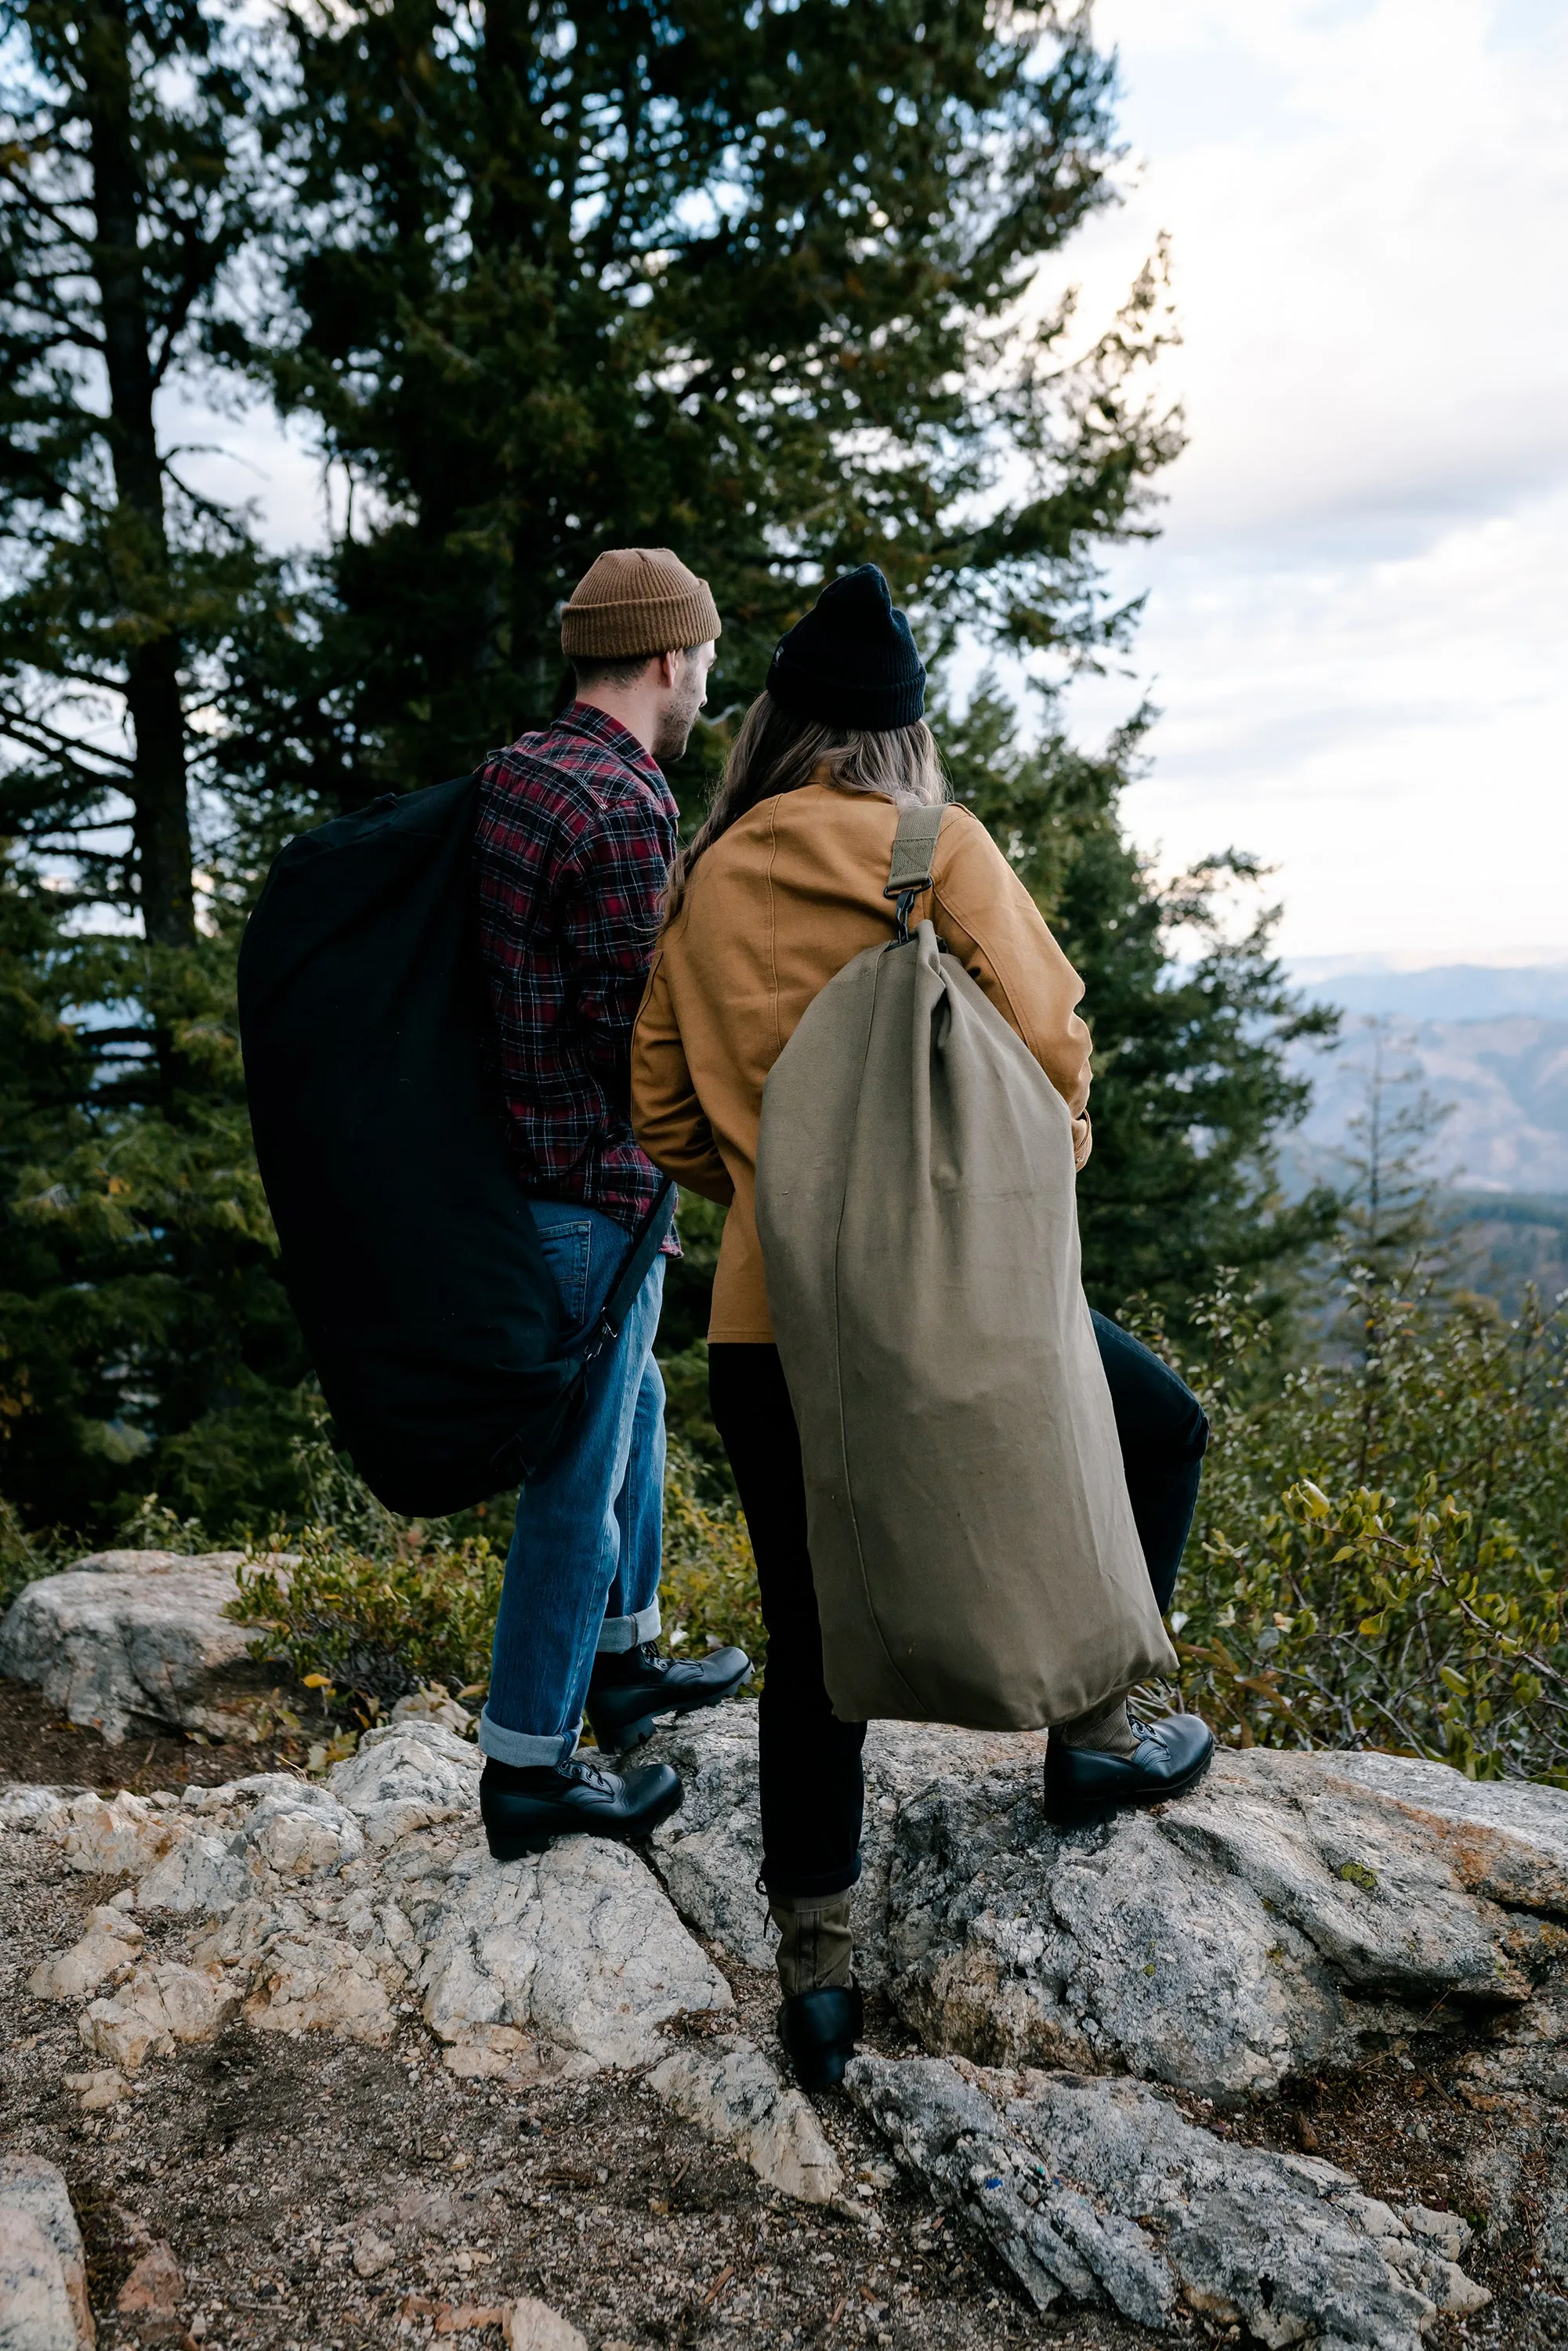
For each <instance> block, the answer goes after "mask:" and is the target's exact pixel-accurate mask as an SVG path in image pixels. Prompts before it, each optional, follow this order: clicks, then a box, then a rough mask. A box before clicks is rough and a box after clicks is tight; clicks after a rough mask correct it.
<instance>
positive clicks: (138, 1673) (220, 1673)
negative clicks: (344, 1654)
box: [0, 1551, 271, 1742]
mask: <svg viewBox="0 0 1568 2351" xmlns="http://www.w3.org/2000/svg"><path fill="white" fill-rule="evenodd" d="M243 1558H244V1553H243V1552H204V1553H200V1554H198V1555H196V1556H193V1557H186V1556H184V1555H183V1553H181V1552H168V1551H105V1552H92V1553H91V1554H89V1557H87V1558H86V1559H80V1560H78V1562H77V1563H76V1565H75V1566H74V1567H73V1568H70V1569H68V1571H67V1572H66V1573H64V1574H63V1575H47V1576H43V1577H41V1578H40V1579H39V1580H38V1582H37V1583H29V1584H28V1585H26V1587H25V1589H24V1590H23V1591H22V1592H21V1593H19V1594H18V1595H17V1597H16V1599H15V1600H14V1601H13V1602H12V1604H11V1605H10V1607H9V1608H8V1609H7V1610H6V1612H5V1616H4V1617H0V1674H9V1675H10V1676H12V1677H13V1678H14V1679H16V1681H21V1682H31V1683H33V1684H34V1685H35V1686H36V1687H38V1688H41V1689H42V1690H43V1692H44V1695H45V1696H46V1698H48V1700H49V1702H50V1704H51V1705H53V1706H57V1707H58V1708H60V1709H61V1710H62V1712H63V1713H64V1714H65V1715H66V1716H67V1717H68V1719H69V1720H70V1721H72V1722H78V1723H83V1724H90V1725H91V1726H92V1727H93V1729H96V1730H99V1731H100V1732H101V1733H102V1735H103V1737H104V1738H105V1739H107V1740H110V1741H111V1742H114V1741H119V1740H122V1739H124V1738H125V1737H126V1735H127V1733H128V1732H129V1731H130V1730H131V1727H132V1725H133V1724H153V1725H158V1724H166V1725H169V1726H171V1727H172V1728H173V1729H178V1730H200V1731H204V1732H205V1733H207V1734H208V1735H209V1736H211V1737H213V1738H216V1739H230V1738H235V1737H239V1738H244V1737H245V1736H246V1733H247V1730H248V1729H249V1721H248V1717H247V1715H246V1706H245V1701H246V1699H247V1698H256V1696H257V1695H258V1694H259V1693H260V1692H262V1691H263V1690H265V1689H267V1688H268V1687H270V1686H271V1679H270V1677H268V1676H267V1675H265V1674H264V1673H263V1672H262V1670H261V1669H260V1668H259V1667H257V1666H256V1664H255V1662H254V1661H253V1659H252V1658H251V1656H250V1652H249V1644H250V1641H251V1639H252V1637H253V1635H252V1634H251V1631H250V1629H249V1628H248V1627H247V1626H246V1625H236V1624H234V1623H233V1622H232V1621H231V1620H230V1619H229V1618H228V1617H226V1616H225V1614H224V1610H225V1607H226V1606H227V1604H228V1603H229V1602H230V1601H231V1600H232V1599H233V1598H234V1596H235V1588H236V1587H235V1569H236V1568H237V1567H238V1566H239V1564H240V1562H241V1560H242V1559H243Z"/></svg>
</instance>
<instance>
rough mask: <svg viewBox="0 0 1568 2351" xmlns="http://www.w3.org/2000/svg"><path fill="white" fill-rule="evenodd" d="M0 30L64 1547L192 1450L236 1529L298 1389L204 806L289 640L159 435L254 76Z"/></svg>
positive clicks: (29, 18) (38, 1117)
mask: <svg viewBox="0 0 1568 2351" xmlns="http://www.w3.org/2000/svg"><path fill="white" fill-rule="evenodd" d="M0 27H3V31H4V39H3V41H0V107H3V110H4V117H5V135H4V141H3V143H0V419H3V423H4V434H3V438H0V449H3V455H0V742H3V743H4V744H5V747H6V749H7V751H8V753H9V761H8V765H7V768H6V772H5V776H4V778H3V782H0V831H4V832H5V833H6V834H8V835H9V836H10V837H11V838H12V840H13V841H16V843H18V853H17V854H16V855H15V856H14V857H13V859H12V861H11V862H10V864H9V865H8V867H7V869H6V871H5V883H4V889H3V890H0V974H3V977H4V985H3V987H0V1085H3V1086H4V1088H5V1093H6V1095H7V1097H8V1099H7V1100H6V1102H5V1113H6V1115H5V1136H4V1142H3V1144H0V1172H3V1174H4V1176H5V1189H4V1193H3V1195H0V1219H3V1221H0V1481H3V1482H4V1483H5V1485H6V1486H7V1488H8V1489H9V1490H10V1491H11V1492H12V1493H13V1494H14V1495H15V1497H16V1499H18V1500H20V1501H22V1502H23V1503H25V1505H26V1509H27V1510H28V1512H29V1514H30V1515H31V1516H33V1517H34V1518H35V1519H45V1520H53V1519H58V1520H67V1521H68V1522H70V1523H73V1524H75V1525H78V1526H82V1525H86V1524H89V1523H91V1522H92V1521H93V1520H94V1519H95V1516H96V1515H97V1513H98V1512H99V1510H100V1509H102V1508H106V1507H107V1506H108V1505H109V1503H110V1501H111V1500H112V1498H113V1496H114V1495H115V1493H116V1492H117V1491H118V1490H119V1489H120V1488H122V1487H123V1486H124V1485H125V1484H127V1483H128V1482H131V1483H134V1482H137V1481H138V1480H141V1479H145V1478H146V1477H147V1476H148V1475H150V1474H151V1471H152V1467H153V1465H154V1463H156V1466H157V1468H158V1474H159V1475H160V1476H161V1477H165V1478H168V1479H172V1480H173V1482H174V1483H175V1484H176V1485H177V1484H178V1480H179V1466H178V1459H177V1456H178V1452H179V1448H180V1447H182V1446H183V1447H184V1448H185V1449H186V1453H187V1455H188V1456H191V1457H192V1458H194V1457H200V1456H202V1455H203V1454H205V1455H206V1456H208V1457H210V1458H209V1460H208V1465H207V1470H206V1471H205V1472H204V1475H208V1476H209V1482H211V1479H210V1472H211V1469H212V1466H213V1463H214V1462H215V1463H217V1464H219V1465H220V1468H221V1475H220V1477H219V1480H218V1482H219V1484H220V1485H222V1484H224V1483H225V1481H226V1487H227V1493H226V1497H225V1499H226V1501H227V1503H228V1504H230V1505H232V1508H231V1509H230V1510H229V1511H228V1515H234V1514H235V1511H237V1510H238V1508H239V1507H240V1505H241V1500H242V1497H243V1498H244V1499H246V1500H247V1501H248V1500H249V1499H251V1498H252V1497H253V1496H255V1495H256V1494H257V1493H259V1494H260V1495H261V1496H262V1497H263V1498H265V1492H266V1489H267V1484H268V1478H269V1476H271V1475H272V1472H270V1471H268V1470H267V1468H265V1467H262V1468H258V1466H257V1456H258V1454H259V1456H263V1457H267V1458H270V1460H271V1461H272V1463H273V1465H274V1468H276V1466H277V1463H278V1462H280V1461H281V1460H282V1459H284V1458H286V1455H287V1444H286V1441H285V1436H284V1433H283V1432H282V1431H280V1429H279V1428H278V1427H277V1426H276V1424H277V1422H278V1420H279V1416H280V1415H281V1417H282V1419H283V1421H284V1422H287V1419H288V1417H289V1408H288V1406H287V1402H286V1401H280V1398H283V1399H286V1398H287V1388H288V1387H289V1386H291V1385H292V1384H293V1383H294V1382H296V1381H298V1379H299V1378H300V1377H301V1375H302V1374H303V1372H304V1370H305V1365H304V1363H303V1360H302V1358H301V1356H300V1352H299V1347H298V1337H297V1335H296V1334H295V1332H294V1329H293V1324H292V1319H291V1317H290V1316H289V1314H288V1311H287V1303H286V1301H285V1300H284V1298H283V1294H282V1291H281V1289H280V1287H279V1285H278V1284H277V1280H276V1278H275V1276H274V1273H273V1270H272V1267H273V1258H272V1244H271V1238H270V1228H269V1226H268V1222H267V1215H266V1207H265V1203H264V1202H263V1200H262V1198H261V1195H260V1189H259V1186H258V1185H257V1182H256V1172H255V1166H254V1163H253V1161H252V1157H251V1151H250V1140H249V1133H248V1125H247V1122H246V1113H245V1102H244V1091H243V1083H242V1081H241V1073H240V1070H239V1061H238V1052H237V1045H236V1040H235V1030H234V1022H233V1015H232V1003H231V996H232V963H233V954H232V947H233V933H234V916H233V913H232V910H231V908H230V907H229V905H227V904H225V892H224V890H223V888H222V887H221V884H220V883H219V881H218V879H217V877H218V875H219V874H221V871H222V854H223V837H224V833H225V819H224V816H223V812H222V809H221V806H220V805H219V804H218V803H217V802H216V800H215V799H214V786H215V785H216V783H217V781H218V779H219V777H220V775H221V773H222V772H223V770H224V765H225V760H229V759H232V756H233V754H232V752H231V751H230V749H229V747H227V745H226V744H225V708H224V702H225V684H226V679H227V667H228V664H229V663H230V661H231V659H232V656H233V653H234V649H235V645H236V643H240V642H242V641H243V642H245V643H246V644H247V645H250V644H253V643H257V642H264V643H270V642H275V641H276V639H277V636H278V635H279V634H280V633H284V634H286V633H287V622H286V620H285V619H284V618H283V617H282V615H281V611H280V601H279V600H280V588H281V584H282V583H281V582H280V580H279V579H278V577H277V572H276V570H275V569H274V568H272V567H269V566H268V565H267V563H265V562H264V561H263V560H262V559H260V557H259V556H258V554H257V552H256V548H255V546H254V544H253V542H252V539H251V536H250V533H249V529H248V527H247V524H246V517H244V516H242V515H236V514H234V513H229V512H225V511H223V510H221V509H220V508H218V507H215V506H214V504H213V502H212V501H211V500H210V499H208V498H205V497H203V496H200V495H198V494H197V492H196V490H195V489H194V488H193V486H191V485H190V484H189V482H188V481H186V480H185V479H184V478H183V475H182V472H181V469H180V460H179V458H178V456H177V455H176V454H175V453H174V452H173V451H172V448H171V446H170V444H169V434H170V430H171V426H170V423H169V418H170V413H171V408H172V402H173V401H174V400H175V398H176V397H177V395H178V394H179V392H181V391H182V390H183V388H186V387H190V386H193V385H199V384H200V382H201V381H202V379H203V378H204V375H206V374H207V373H208V371H211V369H212V368H213V367H214V365H217V364H219V363H221V362H223V361H224V360H232V359H233V357H234V356H235V351H236V350H239V349H243V337H242V336H241V334H240V332H239V313H238V309H237V302H238V296H239V292H240V290H241V282H242V281H241V277H240V265H241V264H242V261H243V260H244V259H245V257H246V255H247V254H248V252H249V250H250V247H251V245H252V242H253V240H254V237H255V234H256V227H257V225H258V182H257V176H256V175H257V172H258V169H259V152H258V146H257V138H256V132H257V128H258V91H259V90H260V89H261V88H262V87H263V81H262V76H261V60H260V59H259V57H258V55H257V54H256V51H255V48H254V45H253V44H251V43H249V42H248V41H246V44H245V45H244V46H243V47H242V46H241V37H240V35H239V34H238V33H237V32H236V31H235V30H233V29H231V28H230V27H229V26H227V25H226V23H225V19H224V18H223V17H222V16H220V15H219V14H218V13H217V11H215V10H212V9H208V10H204V9H202V8H201V7H199V6H197V5H193V0H81V5H73V0H28V5H8V6H5V7H4V8H0ZM220 754H221V756H220ZM193 810H194V811H195V812H196V816H197V822H196V823H195V825H194V826H193ZM198 860H199V861H200V862H201V864H202V866H203V868H204V869H205V870H207V871H208V872H209V880H210V883H211V887H210V889H209V893H208V895H207V897H206V900H205V910H204V914H203V915H202V921H201V925H198V921H197V899H196V889H195V871H196V867H197V863H198ZM280 1383H284V1384H285V1385H283V1386H281V1387H280ZM258 1416H259V1421H260V1422H261V1424H263V1425H264V1426H263V1429H262V1430H261V1431H260V1432H258V1430H257V1428H256V1426H255V1424H256V1421H257V1419H258ZM203 1432H204V1433H203ZM267 1432H270V1434H267ZM160 1447H162V1453H160V1452H159V1448H160ZM230 1457H233V1465H234V1466H233V1467H232V1468H229V1467H222V1465H224V1464H225V1463H226V1462H227V1461H228V1460H229V1458H230Z"/></svg>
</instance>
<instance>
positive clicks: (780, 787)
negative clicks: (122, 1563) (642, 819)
mask: <svg viewBox="0 0 1568 2351" xmlns="http://www.w3.org/2000/svg"><path fill="white" fill-rule="evenodd" d="M810 783H831V784H832V785H833V786H835V787H836V789H838V790H840V791H846V792H875V793H878V794H879V795H881V797H883V799H890V800H895V801H896V802H897V803H898V805H899V806H900V807H901V808H909V807H925V808H932V807H935V806H936V804H937V802H938V801H941V800H945V799H947V798H948V797H949V786H948V782H947V771H946V768H944V767H943V765H942V754H941V752H940V751H939V750H938V749H937V747H936V737H935V735H933V734H932V732H931V729H930V727H929V726H927V725H926V724H925V720H924V718H917V719H916V720H915V724H914V725H913V726H889V727H885V728H878V729H876V730H875V731H874V732H873V731H872V730H870V729H868V728H864V727H843V726H822V725H821V722H820V721H819V720H817V719H815V718H799V717H797V716H795V714H794V712H793V711H790V710H787V709H785V707H784V705H783V704H782V703H780V702H777V701H775V700H774V697H773V696H772V695H770V694H768V693H766V692H764V693H762V694H759V695H758V697H757V699H756V701H755V702H754V703H753V704H752V705H751V707H750V709H749V710H748V711H747V714H746V716H745V717H744V718H743V719H742V720H741V722H740V726H739V728H738V730H737V734H736V737H735V741H734V742H733V744H732V745H731V746H730V752H729V757H728V758H727V760H726V761H725V763H724V773H723V774H722V775H721V776H720V778H719V779H718V782H717V784H716V786H715V788H714V795H713V799H711V800H710V801H709V803H708V811H707V814H706V817H704V819H703V820H702V823H701V824H700V825H699V826H698V827H697V830H696V832H695V835H694V836H693V838H692V839H691V840H690V841H688V842H687V843H686V845H685V848H684V849H682V850H681V851H680V852H679V853H678V854H677V856H676V858H675V862H674V866H673V867H672V868H671V872H670V886H669V894H668V897H667V900H666V902H665V904H666V912H667V913H668V914H674V913H675V911H676V909H677V908H678V907H679V905H680V903H681V900H682V899H683V898H684V897H685V892H686V884H687V883H689V882H690V880H691V877H692V870H693V868H694V867H695V865H696V864H697V862H698V861H699V860H700V859H701V857H702V855H703V853H704V852H705V851H706V850H709V849H711V848H712V847H713V845H714V842H715V841H717V840H718V839H719V838H720V836H721V835H722V834H724V833H727V831H729V828H730V826H731V825H732V824H736V823H737V822H738V821H739V820H740V819H741V818H742V817H743V816H747V815H749V814H750V812H751V810H753V809H754V808H757V807H758V806H759V804H760V803H761V802H762V801H763V800H768V799H777V798H778V796H779V793H781V792H794V791H799V790H800V787H801V785H802V784H810Z"/></svg>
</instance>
